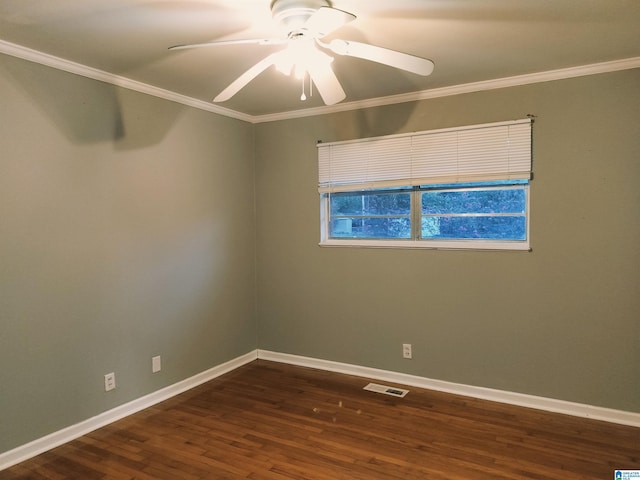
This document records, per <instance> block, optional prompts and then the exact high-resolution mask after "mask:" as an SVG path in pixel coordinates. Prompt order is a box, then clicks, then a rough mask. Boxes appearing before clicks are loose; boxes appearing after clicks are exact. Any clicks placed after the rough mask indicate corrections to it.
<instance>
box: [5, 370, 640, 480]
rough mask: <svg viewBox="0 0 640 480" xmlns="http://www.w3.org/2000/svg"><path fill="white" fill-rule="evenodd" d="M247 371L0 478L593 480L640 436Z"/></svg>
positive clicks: (580, 422) (639, 464)
mask: <svg viewBox="0 0 640 480" xmlns="http://www.w3.org/2000/svg"><path fill="white" fill-rule="evenodd" d="M368 382H369V380H368V379H363V378H358V377H353V376H349V375H341V374H337V373H331V372H324V371H319V370H313V369H308V368H303V367H294V366H290V365H284V364H278V363H272V362H266V361H262V360H259V361H255V362H253V363H251V364H249V365H246V366H244V367H242V368H239V369H237V370H235V371H233V372H230V373H229V374H227V375H224V376H222V377H220V378H218V379H215V380H213V381H211V382H208V383H206V384H204V385H201V386H199V387H197V388H195V389H193V390H190V391H188V392H185V393H184V394H182V395H179V396H177V397H174V398H172V399H170V400H167V401H166V402H163V403H161V404H158V405H155V406H153V407H150V408H148V409H147V410H145V411H143V412H139V413H137V414H135V415H132V416H130V417H127V418H125V419H123V420H121V421H118V422H115V423H113V424H111V425H108V426H106V427H104V428H102V429H100V430H97V431H95V432H92V433H90V434H88V435H85V436H83V437H81V438H78V439H76V440H74V441H72V442H70V443H68V444H66V445H63V446H61V447H58V448H56V449H53V450H51V451H49V452H47V453H44V454H42V455H39V456H38V457H35V458H33V459H30V460H27V461H25V462H23V463H21V464H19V465H16V466H14V467H12V468H9V469H7V470H5V471H2V472H0V480H25V479H30V480H59V479H69V478H79V479H80V478H81V479H89V480H91V479H100V480H133V479H136V480H153V479H155V480H157V479H171V480H173V479H185V480H195V479H216V480H225V479H251V480H339V479H349V480H379V479H385V480H396V479H398V480H400V479H429V480H445V479H446V480H470V479H472V480H489V479H490V480H532V479H541V480H542V479H544V480H578V479H580V480H600V479H608V478H613V472H614V470H615V469H636V470H640V429H638V428H633V427H627V426H622V425H615V424H610V423H605V422H600V421H595V420H590V419H584V418H577V417H571V416H566V415H560V414H554V413H548V412H542V411H539V410H533V409H527V408H521V407H514V406H510V405H505V404H499V403H493V402H489V401H484V400H479V399H474V398H469V397H462V396H457V395H450V394H446V393H442V392H434V391H428V390H421V389H417V388H410V390H411V391H410V392H409V394H408V395H407V396H406V397H404V398H395V397H390V396H387V395H382V394H377V393H373V392H368V391H365V390H363V387H364V386H365V385H366V384H367V383H368Z"/></svg>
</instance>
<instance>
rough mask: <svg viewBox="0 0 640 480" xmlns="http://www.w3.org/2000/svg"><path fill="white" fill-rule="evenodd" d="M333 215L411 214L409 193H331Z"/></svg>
mask: <svg viewBox="0 0 640 480" xmlns="http://www.w3.org/2000/svg"><path fill="white" fill-rule="evenodd" d="M330 198H331V216H332V217H333V216H338V215H342V216H353V215H360V216H374V215H409V214H410V212H411V195H410V194H409V193H406V192H403V193H348V194H333V195H331V197H330Z"/></svg>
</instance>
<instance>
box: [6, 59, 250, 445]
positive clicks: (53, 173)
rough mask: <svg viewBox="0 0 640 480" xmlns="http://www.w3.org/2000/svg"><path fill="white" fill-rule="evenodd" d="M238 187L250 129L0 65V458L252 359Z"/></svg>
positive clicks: (244, 199)
mask: <svg viewBox="0 0 640 480" xmlns="http://www.w3.org/2000/svg"><path fill="white" fill-rule="evenodd" d="M253 176H254V168H253V127H252V125H250V124H247V123H245V122H240V121H237V120H232V119H229V118H224V117H220V116H217V115H214V114H212V113H207V112H203V111H200V110H195V109H192V108H188V107H184V106H180V105H178V104H175V103H172V102H168V101H165V100H160V99H158V98H155V97H151V96H147V95H143V94H140V93H135V92H132V91H129V90H124V89H119V88H116V87H114V86H111V85H107V84H103V83H100V82H97V81H93V80H88V79H86V78H83V77H79V76H75V75H71V74H67V73H64V72H61V71H58V70H54V69H50V68H46V67H43V66H40V65H35V64H32V63H29V62H25V61H22V60H18V59H15V58H12V57H8V56H4V55H0V452H3V451H6V450H9V449H11V448H13V447H16V446H19V445H22V444H25V443H27V442H28V441H31V440H34V439H36V438H39V437H41V436H43V435H46V434H48V433H51V432H53V431H57V430H60V429H62V428H63V427H66V426H69V425H72V424H75V423H77V422H79V421H82V420H85V419H87V418H90V417H92V416H94V415H97V414H98V413H101V412H103V411H106V410H109V409H111V408H114V407H115V406H117V405H121V404H123V403H126V402H127V401H130V400H132V399H135V398H139V397H141V396H143V395H145V394H148V393H150V392H153V391H156V390H158V389H160V388H162V387H164V386H167V385H170V384H173V383H176V382H177V381H180V380H183V379H185V378H188V377H190V376H192V375H194V374H196V373H200V372H203V371H205V370H207V369H209V368H211V367H214V366H217V365H219V364H221V363H223V362H225V361H227V360H230V359H232V358H236V357H238V356H239V355H242V354H244V353H247V352H249V351H252V350H254V349H255V348H256V325H255V301H254V300H255V294H254V284H255V270H254V267H255V259H254V256H255V248H254V246H255V241H254V232H255V226H254V201H253V200H254V199H253V183H254V181H253ZM154 355H161V356H162V371H161V372H160V373H157V374H154V375H152V374H151V357H152V356H154ZM109 372H115V374H116V382H117V388H116V390H114V391H112V392H108V393H105V392H104V386H103V375H104V374H106V373H109Z"/></svg>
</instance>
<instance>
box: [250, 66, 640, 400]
mask: <svg viewBox="0 0 640 480" xmlns="http://www.w3.org/2000/svg"><path fill="white" fill-rule="evenodd" d="M527 114H534V115H536V116H537V120H536V122H535V124H534V128H533V130H534V134H533V138H534V139H533V144H534V172H535V179H534V180H533V182H532V184H531V244H532V247H533V251H532V252H530V253H522V252H518V253H516V252H474V251H432V250H420V251H418V250H395V249H394V250H391V249H356V248H322V247H319V246H318V241H319V238H320V233H319V199H318V194H317V188H316V187H317V167H316V164H317V163H316V158H317V153H316V147H315V144H316V141H317V140H322V141H325V142H331V141H337V140H346V139H352V138H358V137H367V136H375V135H387V134H395V133H403V132H411V131H418V130H428V129H435V128H443V127H452V126H458V125H468V124H477V123H486V122H494V121H502V120H509V119H517V118H524V117H525V115H527ZM256 179H257V187H256V198H257V252H258V254H257V258H258V268H257V271H258V305H259V308H258V313H259V316H258V328H259V339H258V344H259V346H260V348H262V349H266V350H273V351H277V352H283V353H291V354H298V355H304V356H309V357H313V358H320V359H327V360H333V361H338V362H346V363H350V364H356V365H363V366H368V367H375V368H381V369H385V370H392V371H397V372H405V373H409V374H415V375H419V376H423V377H428V378H432V379H440V380H446V381H451V382H459V383H462V384H468V385H476V386H481V387H490V388H496V389H502V390H507V391H514V392H520V393H526V394H534V395H541V396H544V397H551V398H555V399H562V400H568V401H575V402H581V403H586V404H591V405H598V406H603V407H610V408H615V409H622V410H628V411H634V412H640V186H639V182H640V70H637V69H636V70H633V71H625V72H618V73H610V74H602V75H595V76H589V77H582V78H575V79H568V80H562V81H554V82H548V83H540V84H535V85H529V86H520V87H513V88H506V89H501V90H494V91H486V92H479V93H473V94H465V95H459V96H453V97H447V98H439V99H432V100H426V101H421V102H417V103H406V104H401V105H395V106H386V107H379V108H371V109H366V110H361V111H351V112H343V113H336V114H331V115H322V116H317V117H313V118H302V119H296V120H288V121H280V122H273V123H266V124H260V125H258V126H257V128H256ZM402 343H412V344H413V357H414V358H413V359H412V360H403V359H402V350H401V344H402Z"/></svg>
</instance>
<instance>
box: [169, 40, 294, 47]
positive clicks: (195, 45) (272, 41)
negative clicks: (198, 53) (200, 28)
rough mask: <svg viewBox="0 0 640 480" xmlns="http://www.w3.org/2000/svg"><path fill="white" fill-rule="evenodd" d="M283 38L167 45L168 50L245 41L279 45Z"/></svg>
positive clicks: (216, 45)
mask: <svg viewBox="0 0 640 480" xmlns="http://www.w3.org/2000/svg"><path fill="white" fill-rule="evenodd" d="M286 42H287V40H286V39H284V38H247V39H242V40H219V41H216V42H205V43H191V44H188V45H173V46H171V47H169V50H185V49H187V48H201V47H219V46H221V45H241V44H247V43H253V44H256V45H281V44H283V43H286Z"/></svg>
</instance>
